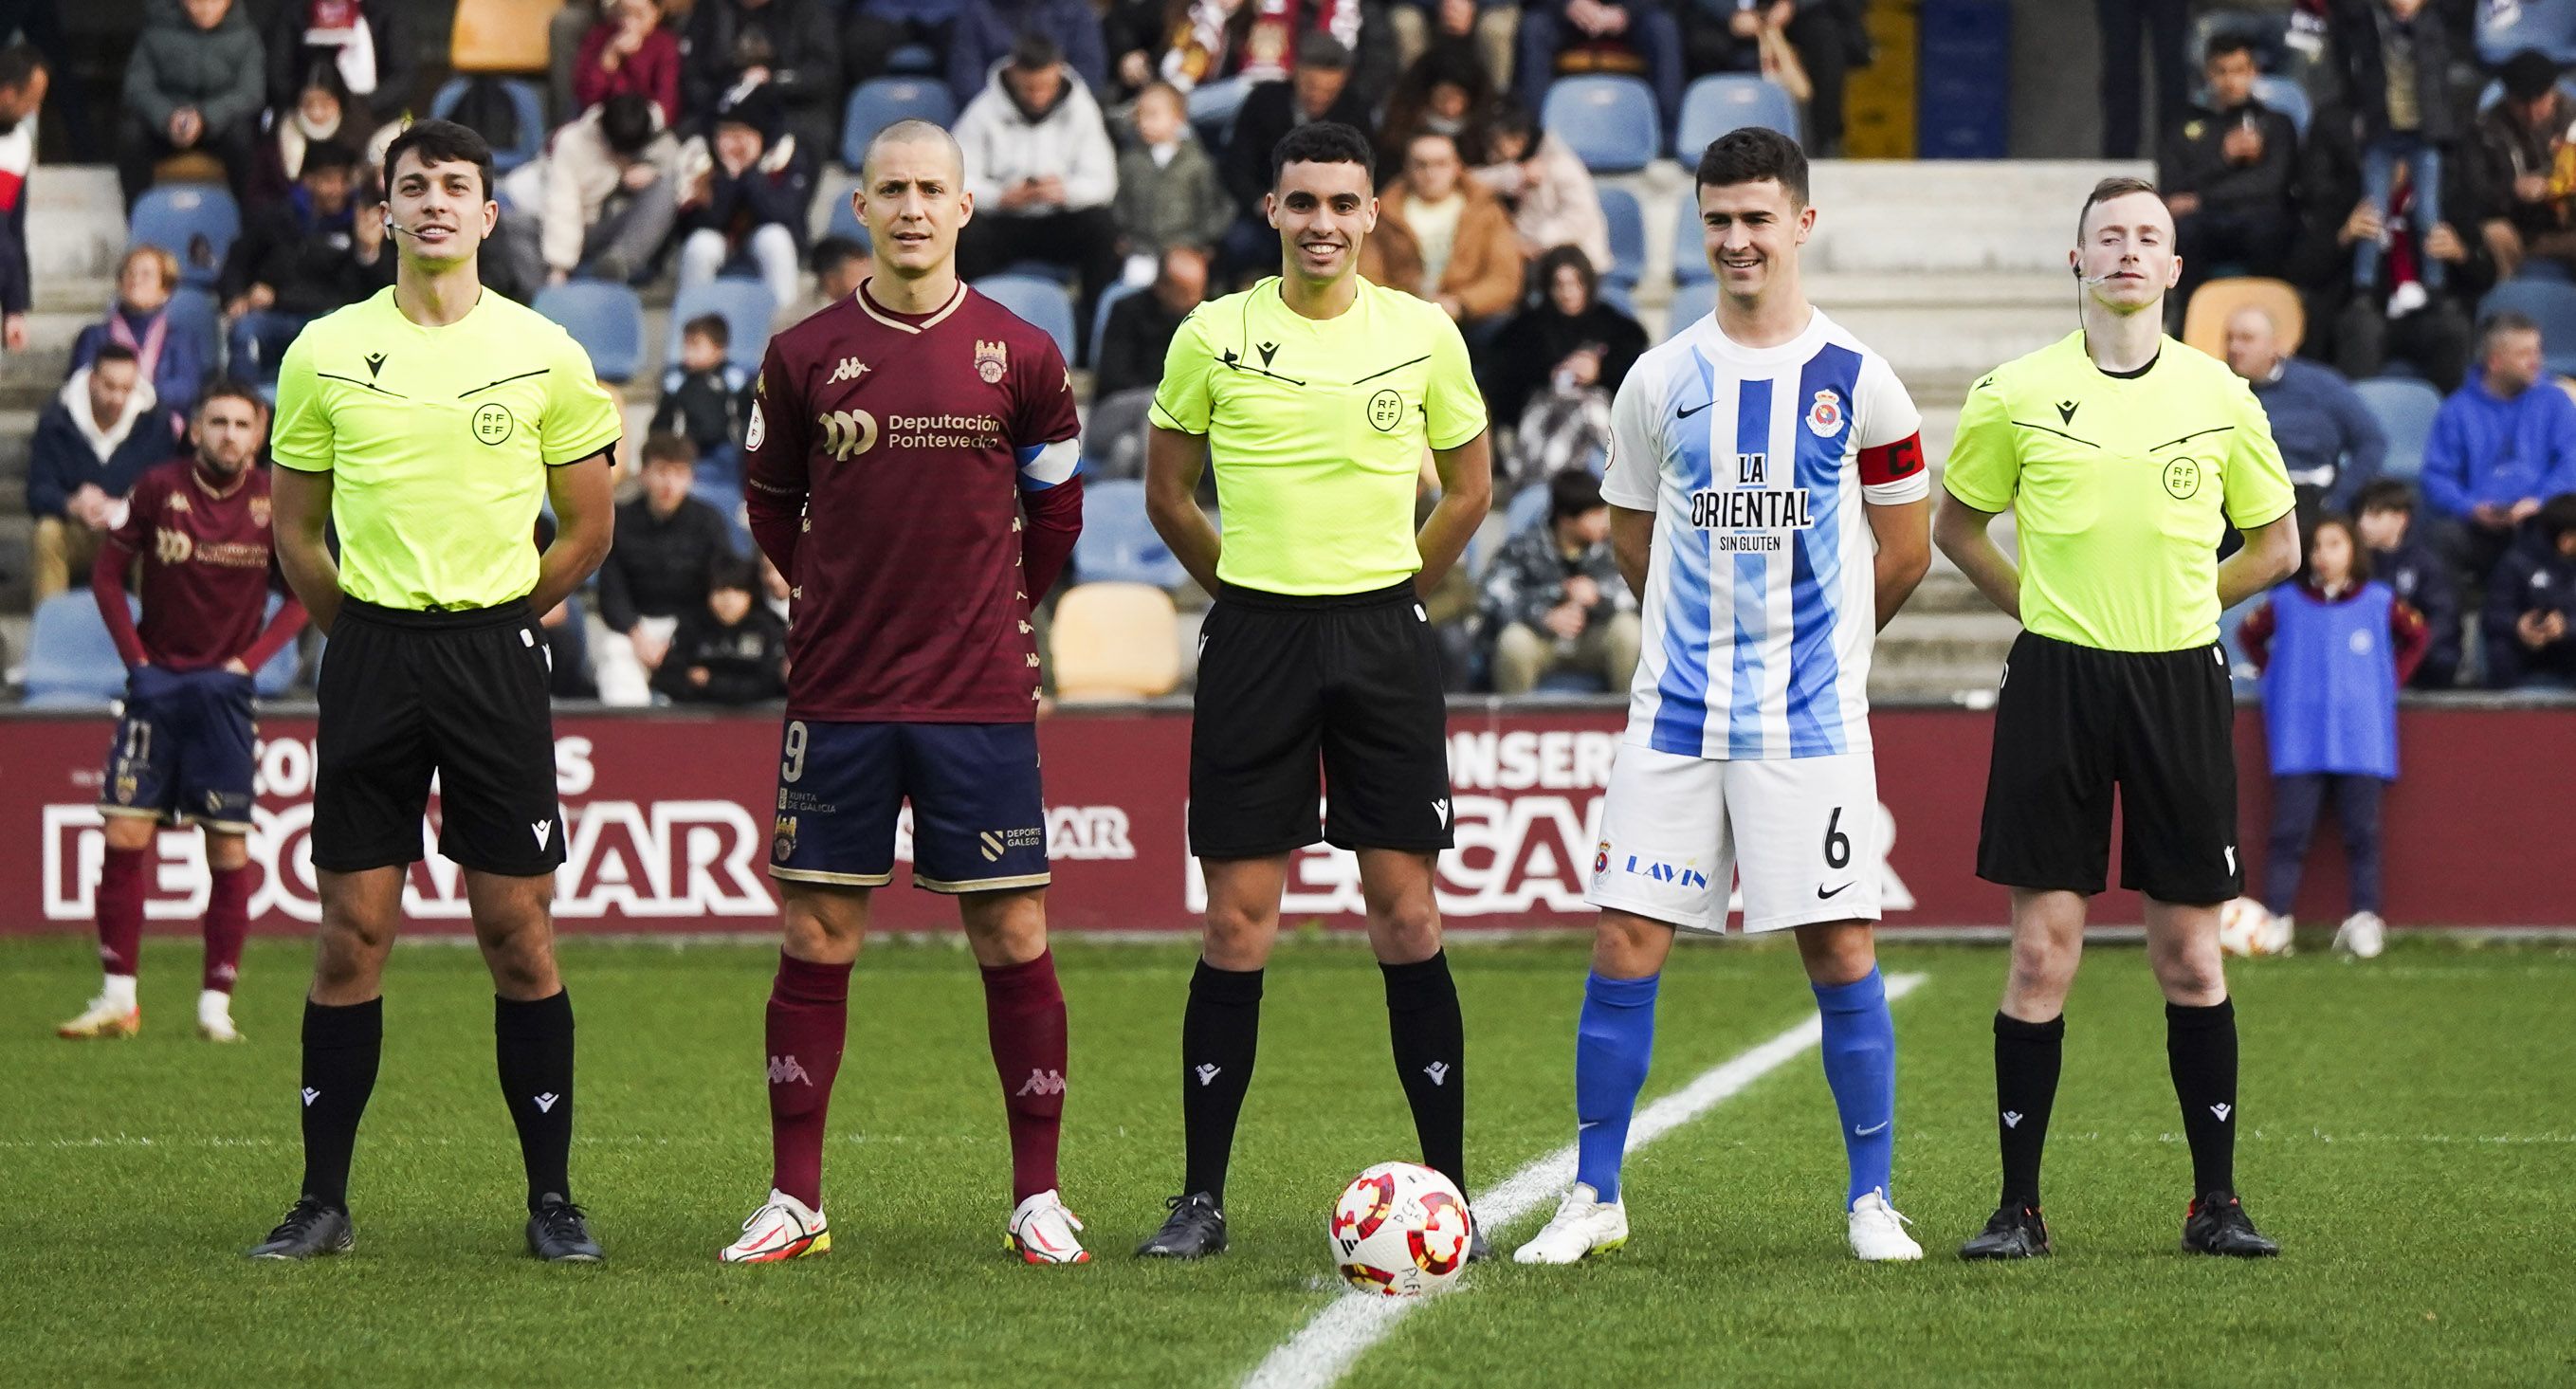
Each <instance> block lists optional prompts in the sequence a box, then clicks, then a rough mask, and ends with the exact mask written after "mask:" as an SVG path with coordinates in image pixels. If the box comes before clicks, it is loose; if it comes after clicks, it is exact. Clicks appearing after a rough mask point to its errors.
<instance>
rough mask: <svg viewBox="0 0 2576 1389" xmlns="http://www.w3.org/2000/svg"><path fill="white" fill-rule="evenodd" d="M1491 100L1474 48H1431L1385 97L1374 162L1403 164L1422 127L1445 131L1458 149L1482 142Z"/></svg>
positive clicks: (1385, 165)
mask: <svg viewBox="0 0 2576 1389" xmlns="http://www.w3.org/2000/svg"><path fill="white" fill-rule="evenodd" d="M1493 104H1494V84H1493V82H1492V80H1491V79H1489V78H1488V77H1487V76H1486V75H1485V68H1484V64H1483V62H1482V60H1480V59H1478V58H1477V56H1476V51H1475V49H1474V48H1472V47H1470V46H1468V45H1465V44H1442V45H1440V46H1438V47H1435V48H1433V49H1432V50H1431V51H1430V52H1428V53H1425V54H1423V55H1422V56H1421V57H1420V58H1418V59H1415V60H1414V63H1413V66H1411V67H1409V68H1406V69H1405V70H1404V75H1403V76H1402V77H1399V78H1397V79H1396V82H1395V91H1394V92H1393V93H1392V94H1390V95H1389V96H1388V97H1387V99H1386V115H1385V117H1384V118H1383V119H1381V120H1380V121H1379V122H1378V155H1377V158H1378V165H1379V167H1381V168H1388V169H1393V168H1400V167H1402V166H1403V164H1404V154H1405V151H1406V150H1407V149H1408V148H1410V147H1411V146H1412V144H1413V137H1414V136H1416V135H1419V134H1422V133H1423V132H1424V131H1437V132H1439V133H1440V134H1443V135H1446V136H1448V137H1449V138H1450V139H1451V140H1453V141H1455V142H1456V143H1457V145H1458V148H1459V149H1460V150H1462V151H1464V150H1469V149H1477V148H1481V147H1482V146H1483V144H1484V138H1485V135H1484V122H1485V117H1486V114H1487V113H1488V112H1489V111H1491V110H1492V109H1493Z"/></svg>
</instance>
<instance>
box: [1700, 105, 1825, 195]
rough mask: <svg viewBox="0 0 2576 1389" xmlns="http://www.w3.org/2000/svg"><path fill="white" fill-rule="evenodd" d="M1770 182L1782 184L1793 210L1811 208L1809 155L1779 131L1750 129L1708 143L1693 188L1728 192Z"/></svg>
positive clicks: (1760, 128) (1701, 156) (1729, 133)
mask: <svg viewBox="0 0 2576 1389" xmlns="http://www.w3.org/2000/svg"><path fill="white" fill-rule="evenodd" d="M1766 178H1768V179H1777V180H1779V182H1780V186H1781V188H1783V189H1785V190H1787V192H1788V194H1789V203H1790V205H1791V206H1792V207H1805V206H1806V205H1807V152H1806V151H1805V150H1803V149H1800V148H1798V142H1797V141H1795V140H1792V139H1790V138H1789V137H1788V136H1786V135H1783V134H1781V133H1780V132H1779V131H1776V130H1772V129H1770V128H1768V127H1766V126H1758V125H1748V126H1744V127H1742V128H1740V129H1736V130H1730V131H1728V132H1726V133H1725V134H1723V135H1720V136H1718V137H1717V138H1716V139H1714V140H1711V141H1709V142H1708V148H1707V149H1704V150H1702V151H1700V156H1699V170H1698V172H1697V175H1696V176H1695V179H1694V184H1693V186H1694V189H1698V188H1727V187H1732V186H1733V185H1735V184H1739V183H1759V182H1761V181H1762V180H1764V179H1766Z"/></svg>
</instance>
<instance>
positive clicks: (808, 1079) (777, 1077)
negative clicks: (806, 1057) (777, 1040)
mask: <svg viewBox="0 0 2576 1389" xmlns="http://www.w3.org/2000/svg"><path fill="white" fill-rule="evenodd" d="M789 1081H794V1082H795V1083H797V1084H799V1085H812V1084H813V1083H814V1078H813V1077H812V1076H809V1075H807V1074H805V1068H804V1067H803V1066H800V1065H798V1064H797V1062H796V1058H795V1057H793V1056H773V1057H771V1058H769V1083H770V1084H772V1085H785V1084H787V1083H788V1082H789Z"/></svg>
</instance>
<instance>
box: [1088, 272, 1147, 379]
mask: <svg viewBox="0 0 2576 1389" xmlns="http://www.w3.org/2000/svg"><path fill="white" fill-rule="evenodd" d="M1142 288H1143V286H1141V285H1131V284H1129V283H1127V282H1126V281H1124V280H1121V281H1119V282H1118V283H1116V284H1114V285H1111V286H1110V287H1109V288H1107V289H1104V290H1102V291H1100V305H1099V307H1098V308H1095V309H1093V310H1092V311H1091V356H1090V357H1089V358H1088V360H1089V361H1090V362H1091V364H1092V365H1093V366H1094V367H1097V366H1099V365H1100V340H1101V339H1102V338H1104V337H1106V336H1108V334H1109V306H1110V305H1112V304H1115V303H1117V302H1118V301H1119V300H1121V299H1124V298H1126V297H1127V296H1128V295H1130V294H1134V293H1136V292H1137V291H1138V290H1140V289H1142Z"/></svg>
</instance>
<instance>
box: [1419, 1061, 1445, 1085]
mask: <svg viewBox="0 0 2576 1389" xmlns="http://www.w3.org/2000/svg"><path fill="white" fill-rule="evenodd" d="M1422 1073H1423V1074H1424V1075H1427V1076H1429V1077H1431V1083H1432V1084H1434V1085H1446V1084H1448V1083H1449V1063H1448V1062H1446V1061H1434V1062H1432V1063H1431V1064H1430V1065H1428V1066H1425V1067H1423V1068H1422Z"/></svg>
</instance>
